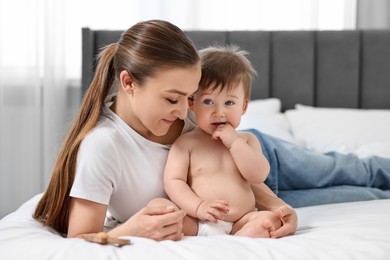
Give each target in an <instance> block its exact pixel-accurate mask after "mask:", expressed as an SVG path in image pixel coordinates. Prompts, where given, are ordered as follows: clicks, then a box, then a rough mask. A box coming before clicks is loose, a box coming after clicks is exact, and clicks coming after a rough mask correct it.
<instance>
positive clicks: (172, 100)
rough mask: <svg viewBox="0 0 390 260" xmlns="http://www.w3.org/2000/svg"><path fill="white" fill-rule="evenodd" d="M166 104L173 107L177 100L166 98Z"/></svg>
mask: <svg viewBox="0 0 390 260" xmlns="http://www.w3.org/2000/svg"><path fill="white" fill-rule="evenodd" d="M167 100H168V102H169V103H171V104H172V105H175V104H177V102H178V100H177V99H170V98H167Z"/></svg>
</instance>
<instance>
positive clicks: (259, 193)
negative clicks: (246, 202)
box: [251, 183, 298, 238]
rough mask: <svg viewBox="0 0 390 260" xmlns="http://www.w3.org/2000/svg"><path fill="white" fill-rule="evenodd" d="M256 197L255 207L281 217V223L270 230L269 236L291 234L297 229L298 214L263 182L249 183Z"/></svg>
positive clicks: (277, 236)
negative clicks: (273, 229) (278, 226)
mask: <svg viewBox="0 0 390 260" xmlns="http://www.w3.org/2000/svg"><path fill="white" fill-rule="evenodd" d="M251 187H252V190H253V193H254V194H255V197H256V207H257V208H258V209H259V210H269V211H272V212H274V213H275V214H276V215H277V216H279V218H280V219H281V221H282V223H283V225H282V226H281V227H280V228H278V229H277V230H275V231H272V232H271V237H273V238H279V237H284V236H288V235H292V234H294V233H295V231H296V230H297V226H298V216H297V213H296V212H295V210H294V209H293V208H292V207H291V206H290V205H288V204H287V203H285V202H284V201H283V200H281V199H280V198H278V197H277V196H276V195H275V193H273V192H272V191H271V189H270V188H269V187H268V186H267V185H265V184H264V183H261V184H257V185H251Z"/></svg>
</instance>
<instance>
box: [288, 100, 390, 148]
mask: <svg viewBox="0 0 390 260" xmlns="http://www.w3.org/2000/svg"><path fill="white" fill-rule="evenodd" d="M285 114H286V117H287V119H288V122H289V123H290V126H291V131H292V134H293V136H294V138H295V139H296V140H297V142H298V143H303V144H304V146H306V147H307V148H309V149H312V150H315V151H318V152H328V151H338V152H342V153H355V154H359V153H360V154H365V155H367V152H362V149H363V147H364V146H367V147H369V145H372V144H377V145H378V143H388V142H390V110H385V109H383V110H374V109H371V110H367V109H366V110H364V109H348V108H315V107H310V106H304V105H300V104H298V105H296V106H295V109H292V110H288V111H286V112H285ZM387 147H389V146H387ZM359 149H360V152H358V151H359ZM382 153H383V151H382ZM384 154H386V152H385V153H384ZM370 155H374V153H373V151H372V149H371V151H370ZM378 155H380V154H378Z"/></svg>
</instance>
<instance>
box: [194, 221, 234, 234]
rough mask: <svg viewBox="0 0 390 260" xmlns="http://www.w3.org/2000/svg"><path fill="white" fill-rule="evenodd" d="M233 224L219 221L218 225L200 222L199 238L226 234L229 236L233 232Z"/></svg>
mask: <svg viewBox="0 0 390 260" xmlns="http://www.w3.org/2000/svg"><path fill="white" fill-rule="evenodd" d="M232 228H233V223H232V222H226V221H222V220H218V222H217V223H213V222H211V221H207V220H199V221H198V236H215V235H222V234H226V235H229V234H230V232H231V231H232Z"/></svg>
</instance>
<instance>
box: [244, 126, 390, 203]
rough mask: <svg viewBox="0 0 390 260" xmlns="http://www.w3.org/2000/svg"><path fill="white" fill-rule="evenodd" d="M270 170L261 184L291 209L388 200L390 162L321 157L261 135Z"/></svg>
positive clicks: (377, 158) (349, 156) (350, 155)
mask: <svg viewBox="0 0 390 260" xmlns="http://www.w3.org/2000/svg"><path fill="white" fill-rule="evenodd" d="M246 131H248V132H251V133H253V134H255V135H256V136H257V138H258V139H259V140H260V143H261V147H262V150H263V154H264V155H265V157H266V158H267V159H268V161H269V163H270V165H271V170H270V173H269V176H268V178H267V179H266V181H265V183H266V184H267V185H268V186H269V187H270V188H271V189H272V190H273V191H274V192H275V193H276V194H277V195H278V196H279V197H280V198H281V199H283V200H284V201H285V202H286V203H288V204H290V205H291V206H293V207H303V206H311V205H319V204H325V203H337V202H350V201H359V200H370V199H385V198H390V159H388V158H382V157H375V156H374V157H368V158H364V159H359V158H358V157H357V156H355V155H352V154H348V155H346V154H341V153H337V152H330V153H326V154H321V153H317V152H313V151H311V150H308V149H305V148H303V147H301V146H298V145H296V144H293V143H289V142H286V141H283V140H281V139H278V138H276V137H272V136H270V135H266V134H264V133H261V132H259V131H257V130H255V129H249V130H246Z"/></svg>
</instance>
